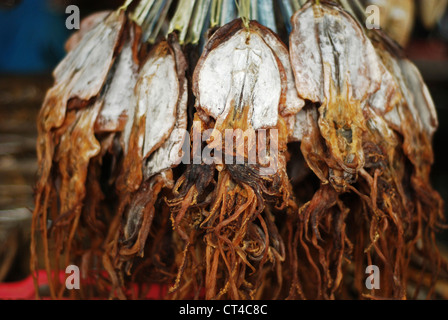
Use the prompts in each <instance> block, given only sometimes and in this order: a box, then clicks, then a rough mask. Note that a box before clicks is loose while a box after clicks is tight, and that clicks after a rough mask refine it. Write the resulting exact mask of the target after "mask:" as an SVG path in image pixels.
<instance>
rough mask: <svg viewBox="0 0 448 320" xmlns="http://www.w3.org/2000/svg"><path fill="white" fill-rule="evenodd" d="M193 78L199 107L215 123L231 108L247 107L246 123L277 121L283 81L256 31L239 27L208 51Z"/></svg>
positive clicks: (256, 124)
mask: <svg viewBox="0 0 448 320" xmlns="http://www.w3.org/2000/svg"><path fill="white" fill-rule="evenodd" d="M215 35H216V34H215ZM194 79H195V82H196V87H195V92H194V93H195V95H196V98H197V99H198V105H199V107H200V108H202V109H203V110H204V111H205V112H206V113H207V114H208V115H210V116H212V117H213V118H215V119H216V120H217V123H220V122H223V121H224V120H225V119H226V118H227V116H228V114H229V112H230V111H231V110H233V111H232V112H234V113H235V114H242V113H243V111H244V110H246V109H245V108H249V109H248V111H247V114H248V121H250V123H248V126H249V125H251V126H252V127H253V128H254V129H255V130H257V129H260V128H272V127H275V126H276V125H277V121H278V111H279V103H280V99H281V96H282V85H283V84H282V79H281V74H280V70H279V65H278V63H277V59H276V57H275V56H274V53H273V51H272V50H271V48H270V47H269V46H268V45H267V44H266V42H265V41H264V40H263V39H262V38H261V37H260V35H259V34H257V33H255V32H251V31H250V30H249V31H248V30H246V29H241V30H239V31H238V32H236V33H235V34H234V35H232V36H231V37H230V38H229V39H226V40H225V41H224V42H223V43H221V44H220V45H219V46H217V47H216V48H214V49H213V50H211V51H209V52H207V53H206V55H205V56H204V55H203V56H202V57H201V60H200V61H199V63H198V67H197V68H196V70H195V76H194Z"/></svg>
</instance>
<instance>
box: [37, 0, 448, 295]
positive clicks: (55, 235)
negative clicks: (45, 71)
mask: <svg viewBox="0 0 448 320" xmlns="http://www.w3.org/2000/svg"><path fill="white" fill-rule="evenodd" d="M172 8H173V9H175V10H170V9H172ZM360 8H361V7H360V6H359V5H353V2H350V1H340V2H330V1H308V2H306V3H305V1H294V0H291V1H278V2H273V1H272V0H266V1H265V0H241V1H236V2H234V1H227V0H224V1H222V0H196V1H190V0H179V1H167V0H163V1H158V0H141V1H139V2H137V3H132V1H128V2H127V3H125V4H124V5H123V6H122V7H121V8H119V9H118V10H116V11H113V12H101V13H98V14H95V15H93V16H90V17H88V18H86V19H85V20H84V21H83V23H82V25H81V30H79V31H78V32H77V33H76V34H74V35H73V36H72V37H71V38H70V39H69V40H68V42H67V44H66V48H67V51H68V53H67V56H66V57H65V58H64V59H63V61H62V62H61V63H60V64H59V65H58V67H57V68H56V69H55V71H54V73H53V75H54V85H53V87H52V88H51V89H50V90H49V91H48V92H47V95H46V98H45V101H44V103H43V106H42V109H41V112H40V114H39V117H38V130H39V138H38V145H37V151H38V161H39V173H38V176H39V179H38V182H37V184H36V188H35V189H36V200H35V209H34V214H33V227H32V244H31V249H32V259H31V269H32V272H33V274H36V271H37V270H38V268H40V267H43V268H45V270H46V271H47V276H48V278H49V288H50V294H51V297H52V298H61V297H63V296H66V295H68V294H69V295H71V297H72V298H82V299H85V298H111V299H115V298H118V299H140V298H145V297H148V292H154V288H158V290H157V292H158V293H157V295H156V298H160V299H380V298H393V299H406V298H413V297H420V296H421V295H422V293H423V294H424V295H425V296H426V297H433V296H434V288H435V284H436V280H437V278H438V277H439V276H446V272H447V266H446V263H445V261H444V260H443V259H442V258H441V256H440V254H439V251H438V248H437V244H436V242H435V233H436V231H437V230H438V229H439V228H442V227H443V224H442V222H443V215H444V211H443V201H442V199H441V198H440V196H439V194H438V193H437V192H436V191H435V190H434V189H433V188H432V186H431V182H430V171H431V165H432V163H433V160H434V156H433V150H432V138H433V135H434V132H435V130H436V129H437V125H438V122H437V115H436V110H435V107H434V104H433V101H432V98H431V96H430V94H429V91H428V89H427V87H426V85H425V84H424V82H423V80H422V77H421V75H420V73H419V71H418V70H417V68H416V67H415V66H414V65H413V64H412V63H411V62H410V61H409V60H407V59H406V57H405V56H404V54H403V53H402V50H401V48H400V47H399V46H398V45H397V44H396V43H394V42H393V41H392V40H390V39H389V38H388V36H387V35H386V34H384V33H383V32H382V31H380V30H375V29H373V30H368V29H366V28H365V27H364V21H363V19H364V16H363V12H362V10H360ZM280 17H281V18H280ZM227 132H231V133H232V136H231V140H232V141H233V140H234V138H235V140H236V143H235V144H230V146H229V144H227V143H226V142H227V141H226V140H227ZM239 138H240V139H239ZM241 138H242V140H241ZM238 142H240V143H238ZM241 142H243V143H241ZM254 155H256V156H254ZM186 159H187V160H186ZM252 160H254V161H252ZM68 265H77V266H79V267H80V269H81V290H74V291H68V290H66V288H65V283H62V282H60V278H59V276H58V274H59V272H61V271H64V270H65V267H66V266H68ZM371 265H375V266H378V268H379V270H380V271H381V286H380V288H376V289H375V287H374V288H372V289H370V288H366V286H365V279H366V276H367V275H366V267H367V266H371ZM427 271H429V272H430V275H431V277H430V279H429V280H428V278H427V276H426V275H427ZM36 286H37V279H36ZM152 297H154V296H152Z"/></svg>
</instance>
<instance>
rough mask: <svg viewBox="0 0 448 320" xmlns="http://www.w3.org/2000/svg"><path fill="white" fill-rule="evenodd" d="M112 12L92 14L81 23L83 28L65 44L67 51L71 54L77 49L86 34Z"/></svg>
mask: <svg viewBox="0 0 448 320" xmlns="http://www.w3.org/2000/svg"><path fill="white" fill-rule="evenodd" d="M110 13H111V11H108V10H106V11H101V12H96V13H93V14H91V15H90V16H88V17H86V18H85V19H83V20H82V21H81V26H80V29H79V31H77V32H75V33H74V34H72V35H71V36H70V38H69V39H68V40H67V41H66V43H65V51H67V52H70V51H72V50H73V49H75V48H76V46H77V45H78V44H79V43H80V42H81V40H82V38H84V36H85V34H86V33H88V32H89V31H90V30H92V29H93V28H95V27H96V26H97V25H98V24H100V23H101V22H103V21H104V19H106V18H107V17H108V16H109V14H110Z"/></svg>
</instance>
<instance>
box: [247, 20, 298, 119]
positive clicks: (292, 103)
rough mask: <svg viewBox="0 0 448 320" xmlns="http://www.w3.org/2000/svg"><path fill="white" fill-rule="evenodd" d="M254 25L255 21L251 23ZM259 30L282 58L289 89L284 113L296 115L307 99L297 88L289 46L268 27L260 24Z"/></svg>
mask: <svg viewBox="0 0 448 320" xmlns="http://www.w3.org/2000/svg"><path fill="white" fill-rule="evenodd" d="M251 26H254V23H253V22H252V23H251ZM257 31H258V32H259V33H260V34H261V35H262V36H263V40H264V41H265V42H266V43H267V44H268V46H269V47H270V48H271V49H272V51H274V53H275V55H276V56H277V57H278V59H279V60H280V62H281V64H282V66H283V68H284V71H285V74H286V80H287V86H288V89H287V91H286V102H285V107H284V108H283V110H280V112H281V114H282V115H285V116H286V115H294V114H296V113H297V112H299V111H300V110H301V109H302V108H303V106H304V105H305V101H304V100H303V99H301V98H299V96H298V94H297V90H296V84H295V81H294V74H293V72H292V67H291V62H290V60H289V52H288V48H287V47H286V46H285V44H284V43H283V42H282V41H281V40H280V39H279V38H278V36H277V35H276V34H274V33H273V32H272V31H270V30H269V29H267V28H264V27H262V26H260V27H259V28H257Z"/></svg>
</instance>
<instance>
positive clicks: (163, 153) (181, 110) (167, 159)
mask: <svg viewBox="0 0 448 320" xmlns="http://www.w3.org/2000/svg"><path fill="white" fill-rule="evenodd" d="M182 91H183V93H182V98H181V100H180V101H179V104H178V106H177V117H176V125H175V126H174V129H173V131H172V132H171V134H170V136H169V138H168V139H167V140H166V141H165V142H164V143H163V144H162V145H161V146H160V148H158V149H157V150H156V151H155V152H154V153H153V154H152V155H151V156H150V157H149V159H148V161H147V163H146V165H145V167H146V168H145V169H144V170H145V179H149V178H151V177H152V176H154V175H155V174H158V173H161V172H162V171H164V170H167V169H170V168H172V167H174V166H176V165H178V164H179V163H180V161H181V160H182V146H183V144H184V141H185V136H186V132H187V124H188V120H187V104H188V86H187V82H185V83H184V89H183V90H182Z"/></svg>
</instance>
